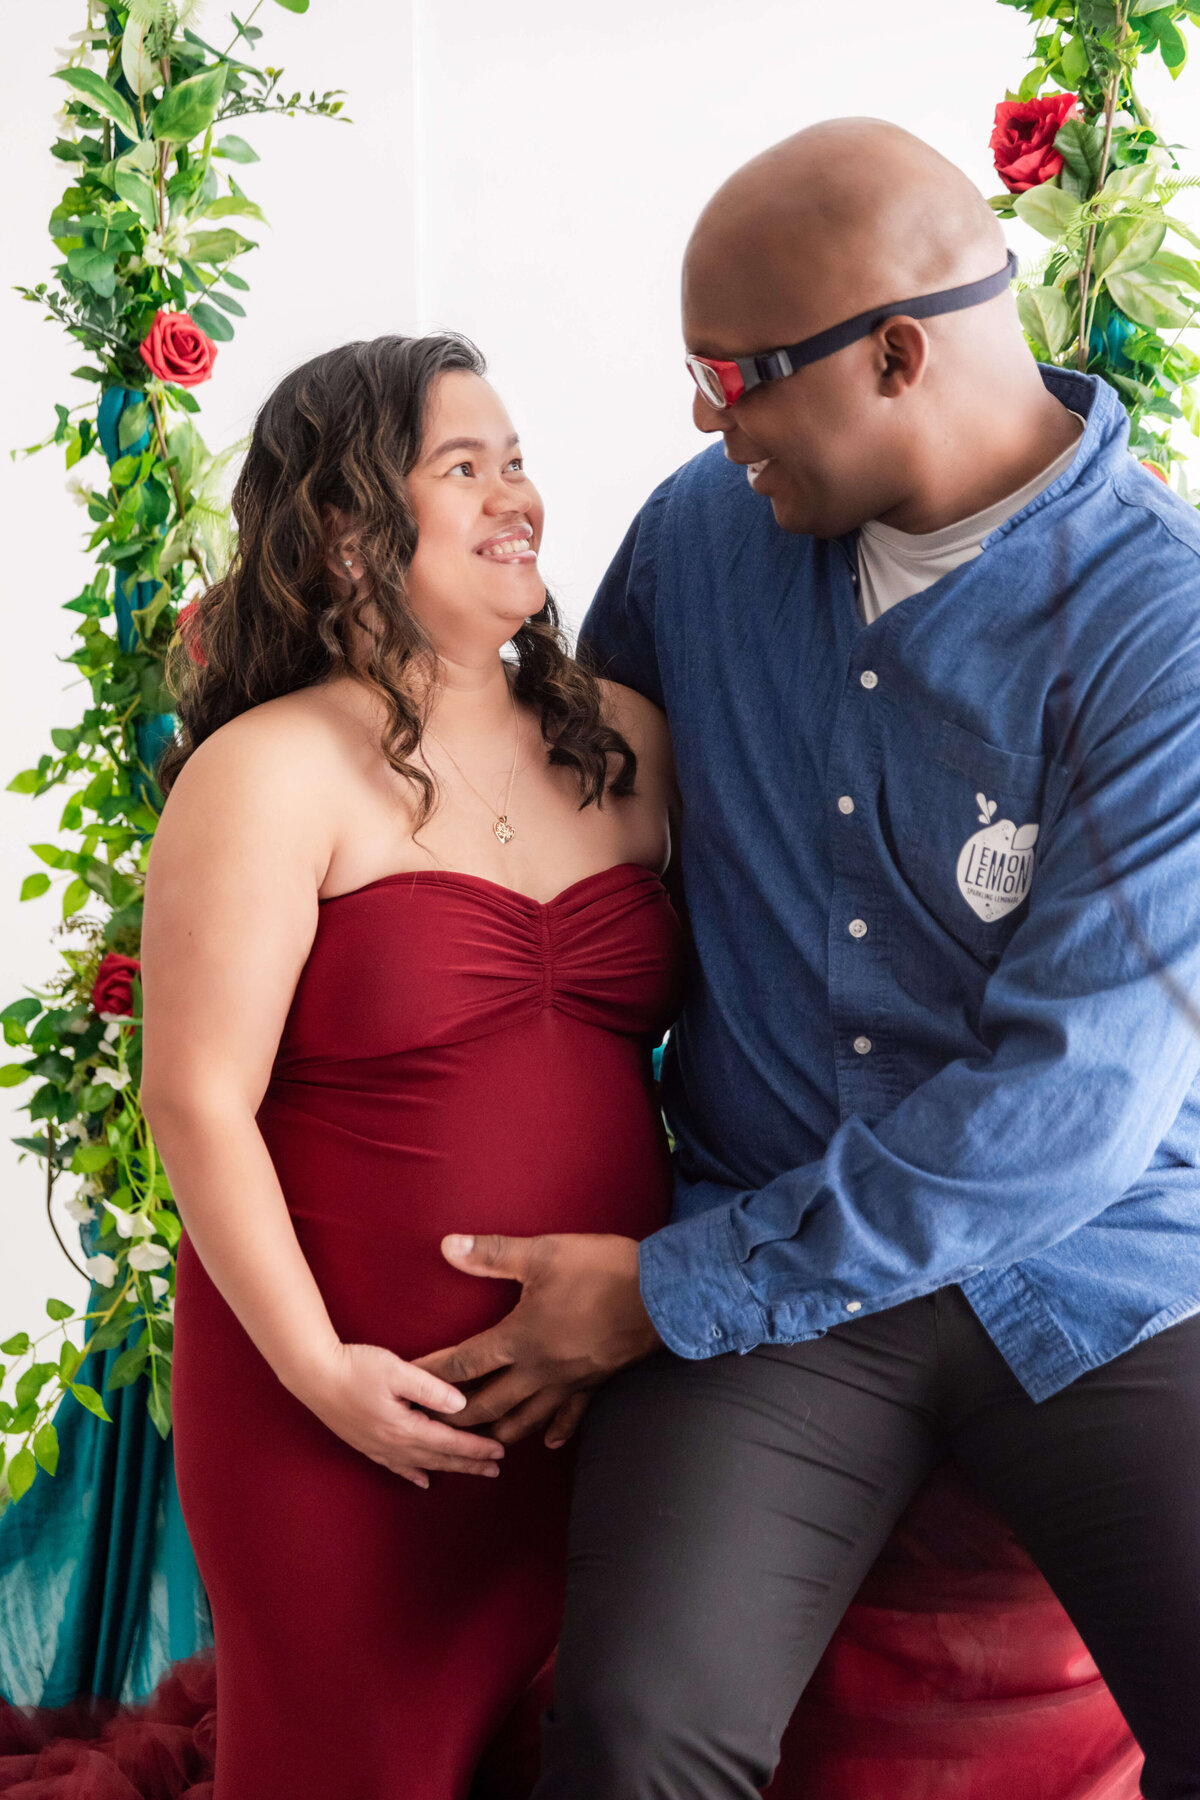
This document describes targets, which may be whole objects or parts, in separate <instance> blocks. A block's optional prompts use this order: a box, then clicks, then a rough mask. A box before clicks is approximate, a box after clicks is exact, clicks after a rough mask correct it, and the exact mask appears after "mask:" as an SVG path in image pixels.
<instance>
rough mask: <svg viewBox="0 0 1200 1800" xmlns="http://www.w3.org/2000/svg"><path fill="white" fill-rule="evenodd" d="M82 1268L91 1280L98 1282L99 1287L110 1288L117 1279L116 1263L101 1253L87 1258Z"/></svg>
mask: <svg viewBox="0 0 1200 1800" xmlns="http://www.w3.org/2000/svg"><path fill="white" fill-rule="evenodd" d="M83 1266H84V1268H85V1269H86V1270H87V1272H88V1274H89V1275H90V1276H91V1278H92V1280H93V1281H98V1282H99V1283H100V1286H101V1287H111V1286H112V1284H113V1282H114V1281H115V1280H116V1279H117V1265H116V1263H115V1262H114V1261H113V1259H112V1257H111V1256H105V1255H104V1254H103V1253H102V1252H101V1253H99V1254H98V1255H96V1256H89V1257H88V1258H87V1260H86V1261H85V1262H84V1265H83Z"/></svg>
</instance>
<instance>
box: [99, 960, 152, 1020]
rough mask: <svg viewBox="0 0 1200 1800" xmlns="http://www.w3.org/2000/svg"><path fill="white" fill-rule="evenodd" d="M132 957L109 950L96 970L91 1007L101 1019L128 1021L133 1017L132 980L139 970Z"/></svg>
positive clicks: (136, 961) (139, 965)
mask: <svg viewBox="0 0 1200 1800" xmlns="http://www.w3.org/2000/svg"><path fill="white" fill-rule="evenodd" d="M141 966H142V965H141V963H140V962H138V960H137V958H136V957H134V956H121V955H120V954H119V953H118V952H117V951H116V950H110V951H109V952H108V955H107V956H105V957H104V958H103V959H102V960H101V963H100V967H99V968H98V969H97V970H96V980H95V982H94V983H93V986H92V1005H93V1007H94V1008H95V1009H96V1011H97V1012H98V1013H99V1014H100V1017H101V1018H102V1019H128V1018H131V1017H132V1015H133V978H134V976H135V975H136V974H137V973H138V970H139V969H140V968H141Z"/></svg>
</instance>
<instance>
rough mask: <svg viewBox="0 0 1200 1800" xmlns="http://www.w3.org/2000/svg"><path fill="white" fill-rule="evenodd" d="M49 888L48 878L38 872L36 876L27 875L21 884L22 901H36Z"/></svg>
mask: <svg viewBox="0 0 1200 1800" xmlns="http://www.w3.org/2000/svg"><path fill="white" fill-rule="evenodd" d="M49 886H50V877H49V876H48V875H46V874H44V873H43V872H42V870H41V869H39V870H38V872H37V874H36V875H27V876H26V877H25V879H24V881H23V882H22V883H21V898H22V900H36V899H37V898H38V896H39V895H41V894H44V893H45V892H46V889H47V888H48V887H49Z"/></svg>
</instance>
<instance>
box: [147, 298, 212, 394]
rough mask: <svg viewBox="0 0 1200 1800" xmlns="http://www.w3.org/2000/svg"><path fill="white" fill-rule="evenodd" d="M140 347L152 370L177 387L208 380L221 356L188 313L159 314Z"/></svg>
mask: <svg viewBox="0 0 1200 1800" xmlns="http://www.w3.org/2000/svg"><path fill="white" fill-rule="evenodd" d="M139 349H140V352H141V358H142V361H143V362H144V363H145V365H146V367H147V368H148V369H149V371H150V373H151V374H152V375H157V376H158V379H159V380H160V381H172V382H174V384H175V386H176V387H197V386H198V385H199V383H200V382H202V381H207V380H208V378H209V376H210V375H211V374H212V366H213V363H214V362H215V361H216V358H217V346H216V345H215V344H214V343H213V341H212V339H211V338H210V337H205V335H204V333H203V332H202V331H201V329H200V327H199V326H198V325H193V323H192V321H191V318H190V317H189V316H188V314H187V313H173V312H159V313H155V315H154V323H153V325H151V327H150V329H149V331H148V332H147V333H146V336H145V339H144V341H143V342H142V343H141V344H140V345H139Z"/></svg>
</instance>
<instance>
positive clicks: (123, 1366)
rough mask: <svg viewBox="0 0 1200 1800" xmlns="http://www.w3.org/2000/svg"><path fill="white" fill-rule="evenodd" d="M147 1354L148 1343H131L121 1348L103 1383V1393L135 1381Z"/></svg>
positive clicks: (148, 1352) (148, 1351)
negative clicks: (128, 1346)
mask: <svg viewBox="0 0 1200 1800" xmlns="http://www.w3.org/2000/svg"><path fill="white" fill-rule="evenodd" d="M149 1354H150V1347H149V1345H148V1344H133V1345H131V1347H130V1348H129V1349H128V1350H123V1351H122V1352H121V1354H120V1356H118V1358H117V1360H116V1362H115V1363H114V1364H113V1366H112V1368H111V1369H110V1370H109V1375H108V1380H107V1381H106V1382H105V1383H104V1391H105V1393H108V1392H110V1391H111V1389H113V1388H123V1387H128V1386H129V1385H130V1383H131V1382H134V1381H136V1380H137V1378H138V1376H139V1375H140V1374H141V1372H142V1370H143V1368H144V1367H145V1364H146V1358H147V1357H148V1356H149Z"/></svg>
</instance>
